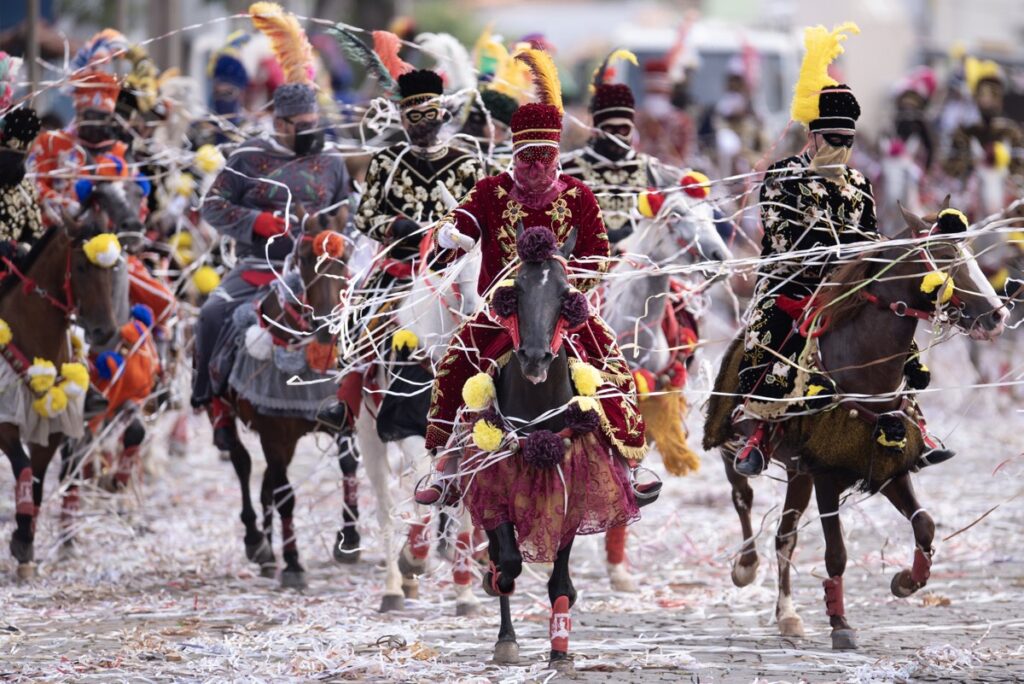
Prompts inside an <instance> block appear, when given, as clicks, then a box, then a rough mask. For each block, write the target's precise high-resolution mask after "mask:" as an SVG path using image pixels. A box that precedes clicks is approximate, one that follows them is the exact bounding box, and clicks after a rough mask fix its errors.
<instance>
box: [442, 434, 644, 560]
mask: <svg viewBox="0 0 1024 684" xmlns="http://www.w3.org/2000/svg"><path fill="white" fill-rule="evenodd" d="M490 457H491V456H490V454H483V453H476V454H473V455H471V456H466V457H463V461H462V463H461V468H460V470H461V471H462V472H463V473H466V474H465V475H464V476H463V491H464V492H465V494H464V497H463V502H464V503H465V505H466V507H467V508H468V509H469V512H470V515H471V516H472V518H473V524H474V525H476V526H477V527H480V528H483V529H484V530H493V529H494V528H495V527H497V526H498V525H500V524H502V523H506V522H510V523H512V524H513V525H514V526H515V528H516V539H517V540H518V541H519V550H520V552H521V553H522V554H523V559H524V560H526V561H527V562H530V563H550V562H552V561H554V560H555V557H556V556H557V555H558V551H559V549H561V548H562V547H563V546H565V545H566V544H567V543H569V541H571V540H572V538H573V537H575V536H577V535H584V534H597V533H598V532H604V531H606V530H608V529H610V528H612V527H618V526H621V525H628V524H629V523H632V522H634V521H635V520H638V519H639V518H640V513H639V510H638V509H637V505H636V498H635V497H634V495H633V489H632V487H631V486H630V484H629V475H628V472H627V468H626V462H625V460H623V458H622V457H621V456H618V455H617V454H616V453H615V451H614V450H613V449H612V448H610V447H609V445H608V442H607V441H606V440H605V439H604V438H603V437H602V436H601V435H600V433H599V432H593V433H590V434H587V435H583V436H579V437H576V438H575V439H573V440H572V444H571V446H569V447H568V448H567V449H566V453H565V459H564V460H563V461H562V463H561V465H560V466H558V467H555V468H539V467H537V466H533V465H527V464H526V463H525V462H524V460H523V457H522V455H521V453H516V454H513V455H511V456H508V457H506V458H502V459H501V460H497V461H495V462H493V463H490V464H489V465H488V464H487V460H486V459H488V458H490ZM484 466H486V467H484Z"/></svg>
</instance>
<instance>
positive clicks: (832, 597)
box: [822, 575, 846, 617]
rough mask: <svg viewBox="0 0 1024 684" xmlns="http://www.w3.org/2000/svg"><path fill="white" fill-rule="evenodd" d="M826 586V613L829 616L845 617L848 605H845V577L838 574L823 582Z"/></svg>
mask: <svg viewBox="0 0 1024 684" xmlns="http://www.w3.org/2000/svg"><path fill="white" fill-rule="evenodd" d="M822 585H823V586H824V587H825V614H826V615H828V616H829V617H843V616H845V615H846V607H845V606H844V605H843V577H842V575H836V576H835V577H829V578H828V579H827V580H825V581H823V582H822Z"/></svg>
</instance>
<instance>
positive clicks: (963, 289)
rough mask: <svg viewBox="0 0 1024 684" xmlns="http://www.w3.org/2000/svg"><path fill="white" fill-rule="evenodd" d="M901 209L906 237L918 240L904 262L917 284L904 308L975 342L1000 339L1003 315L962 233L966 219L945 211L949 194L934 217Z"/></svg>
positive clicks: (947, 210) (989, 284)
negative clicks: (933, 317)
mask: <svg viewBox="0 0 1024 684" xmlns="http://www.w3.org/2000/svg"><path fill="white" fill-rule="evenodd" d="M901 211H902V212H903V218H904V220H905V221H906V223H907V227H908V228H909V229H910V233H911V235H912V236H914V237H915V238H916V239H918V240H919V242H918V243H917V244H916V245H915V246H914V247H913V248H912V249H911V252H912V253H915V254H914V256H912V257H911V258H910V259H908V260H907V262H908V267H909V268H911V269H912V271H913V275H914V276H920V278H921V280H920V281H919V285H918V286H916V287H914V288H912V290H913V292H912V294H911V295H910V296H909V297H907V300H906V302H907V306H909V307H912V308H916V309H919V310H923V311H935V313H936V314H937V315H938V316H940V317H947V318H948V319H949V321H950V322H951V323H953V324H954V325H955V326H957V327H958V328H960V329H961V330H963V331H964V332H966V333H968V334H969V335H970V337H971V338H972V339H975V340H990V339H993V338H995V337H997V336H999V335H1000V334H1001V333H1002V332H1003V330H1004V329H1005V327H1006V318H1007V316H1008V312H1007V311H1006V308H1005V307H1004V306H1003V302H1002V301H1001V300H1000V299H999V297H998V295H997V294H996V292H995V290H994V289H993V288H992V284H991V283H990V282H989V280H988V278H986V277H985V274H984V273H983V272H982V270H981V267H980V266H979V265H978V261H977V259H976V258H975V257H974V254H973V253H972V252H971V250H970V248H969V247H968V246H967V244H966V239H965V238H964V237H963V235H962V233H964V232H965V231H966V230H967V227H968V222H967V218H966V217H965V216H964V215H963V214H962V213H961V212H959V211H957V210H955V209H950V208H949V197H948V196H947V197H946V200H945V202H944V203H943V207H942V209H941V210H940V211H939V212H938V213H937V214H936V215H934V216H928V217H923V218H922V217H920V216H918V215H916V214H913V213H910V212H909V211H906V210H903V209H902V207H901Z"/></svg>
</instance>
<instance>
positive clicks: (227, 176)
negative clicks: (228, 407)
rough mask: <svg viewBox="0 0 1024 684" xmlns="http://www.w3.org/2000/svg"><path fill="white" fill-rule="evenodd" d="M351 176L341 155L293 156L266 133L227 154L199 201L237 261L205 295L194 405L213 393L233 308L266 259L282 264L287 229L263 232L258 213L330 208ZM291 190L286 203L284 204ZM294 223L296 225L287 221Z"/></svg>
mask: <svg viewBox="0 0 1024 684" xmlns="http://www.w3.org/2000/svg"><path fill="white" fill-rule="evenodd" d="M349 185H350V184H349V177H348V172H347V171H346V169H345V161H344V159H343V157H342V156H341V155H340V154H334V153H321V154H313V155H308V156H296V155H295V153H294V152H292V151H291V150H289V149H287V148H285V147H282V146H281V145H279V144H278V143H276V142H275V141H273V140H270V139H264V138H256V139H253V140H248V141H246V142H245V143H243V144H242V145H241V146H240V147H239V148H238V149H236V150H235V151H234V153H232V155H231V157H230V158H229V159H228V161H227V164H226V165H225V168H224V169H223V170H222V171H221V172H220V175H218V176H217V180H216V181H214V184H213V186H212V187H211V188H210V191H209V193H208V194H207V196H206V199H205V200H204V201H203V209H202V211H203V218H204V219H205V220H206V221H207V222H208V223H209V224H210V225H211V226H213V227H214V228H215V229H216V230H217V232H218V233H220V234H221V235H224V236H226V237H229V238H232V239H233V240H234V241H235V253H236V255H237V256H238V264H237V265H236V266H235V268H234V270H232V271H231V272H230V273H229V274H228V275H227V276H225V278H224V280H223V281H222V282H221V284H220V287H218V288H217V289H216V290H214V292H213V293H212V294H211V295H210V298H209V299H208V300H207V301H206V303H205V304H204V305H203V308H202V310H201V311H200V312H199V322H198V325H197V326H196V340H195V356H194V360H193V376H192V378H193V379H192V405H193V406H203V405H205V404H207V403H209V402H210V400H211V399H212V398H213V388H212V386H211V382H210V374H209V366H210V358H211V357H212V355H213V353H214V351H215V349H216V348H217V341H218V338H219V336H220V333H221V332H222V330H223V329H224V328H226V327H230V322H231V318H232V313H233V312H234V310H235V309H236V308H238V307H239V305H241V304H243V303H245V302H248V301H251V300H252V299H253V298H254V297H255V296H256V294H257V292H258V291H259V289H260V286H261V279H264V280H265V278H266V277H267V272H268V271H269V270H270V266H271V264H273V266H274V268H275V269H276V270H278V271H280V269H281V267H282V264H283V262H284V259H285V258H286V257H287V256H288V255H289V254H290V253H291V252H292V248H293V247H294V241H293V240H292V238H291V237H290V236H289V235H287V234H283V235H279V236H276V237H275V238H273V239H270V240H268V239H266V238H263V237H261V236H260V235H258V234H256V233H254V232H253V224H254V223H255V222H256V219H257V217H258V216H259V215H260V213H261V212H264V211H269V212H279V213H280V215H283V214H284V211H285V207H286V206H288V207H289V209H290V210H291V211H292V212H294V211H295V207H296V205H297V204H301V205H302V206H303V207H304V208H305V209H306V211H307V212H309V213H313V212H316V211H321V210H325V209H326V210H328V212H329V213H331V214H333V213H335V212H336V211H337V210H338V209H339V208H340V205H341V203H342V202H343V201H344V200H345V199H346V198H347V197H348V193H349ZM289 197H290V205H289V204H288V203H289ZM289 229H290V230H293V231H294V230H298V226H292V225H290V226H289Z"/></svg>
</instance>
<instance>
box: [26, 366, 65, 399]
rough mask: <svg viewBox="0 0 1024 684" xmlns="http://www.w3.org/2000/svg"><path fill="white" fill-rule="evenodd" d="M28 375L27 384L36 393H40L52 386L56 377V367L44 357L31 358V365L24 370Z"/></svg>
mask: <svg viewBox="0 0 1024 684" xmlns="http://www.w3.org/2000/svg"><path fill="white" fill-rule="evenodd" d="M25 374H26V375H27V376H28V386H29V387H31V388H32V391H33V392H35V393H36V394H42V393H43V392H45V391H46V390H48V389H50V388H51V387H53V383H54V381H55V380H56V379H57V368H56V367H55V366H54V365H53V363H52V362H51V361H47V360H46V359H32V365H31V366H29V368H28V370H27V371H26V372H25Z"/></svg>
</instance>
